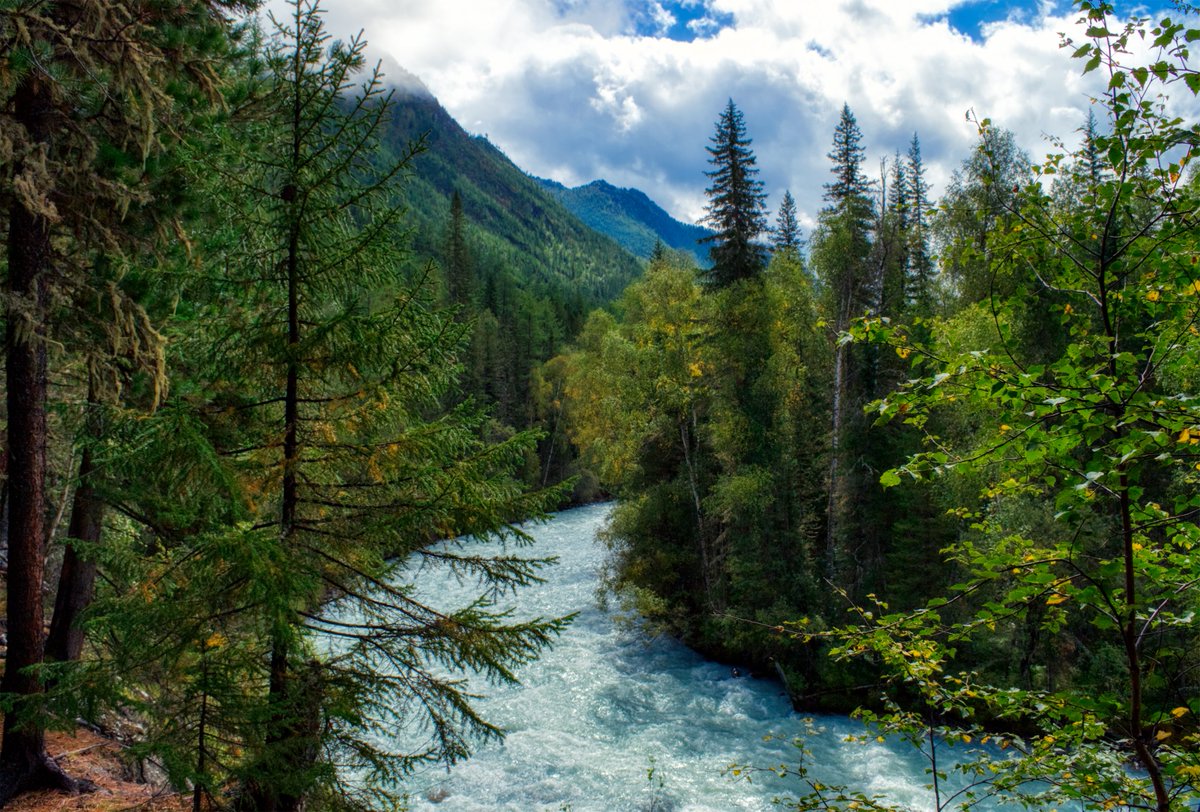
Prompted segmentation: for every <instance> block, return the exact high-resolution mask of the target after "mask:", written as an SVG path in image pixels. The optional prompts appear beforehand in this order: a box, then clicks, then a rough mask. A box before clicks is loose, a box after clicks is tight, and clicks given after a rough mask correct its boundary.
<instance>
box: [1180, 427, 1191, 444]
mask: <svg viewBox="0 0 1200 812" xmlns="http://www.w3.org/2000/svg"><path fill="white" fill-rule="evenodd" d="M1191 439H1192V430H1191V429H1184V430H1183V431H1181V432H1179V439H1178V441H1177V442H1180V443H1186V442H1188V441H1189V440H1191Z"/></svg>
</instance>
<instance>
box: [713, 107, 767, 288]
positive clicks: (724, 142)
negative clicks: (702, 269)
mask: <svg viewBox="0 0 1200 812" xmlns="http://www.w3.org/2000/svg"><path fill="white" fill-rule="evenodd" d="M711 141H712V146H710V147H708V148H707V149H708V154H709V156H710V157H709V160H708V162H709V163H710V164H711V165H712V166H713V167H714V168H713V170H712V171H710V172H705V175H707V176H708V177H709V179H710V180H711V182H712V185H711V186H709V187H708V189H706V190H705V194H707V195H708V204H707V206H706V209H707V212H708V214H707V215H706V216H705V218H704V222H705V223H707V224H708V225H709V226H711V227H712V228H713V230H714V231H715V232H716V234H714V235H713V236H711V237H708V238H706V239H705V241H706V242H711V243H712V247H711V248H710V249H709V256H710V257H711V259H712V263H713V267H712V269H711V270H710V271H709V272H708V281H709V282H710V284H712V285H713V286H714V287H718V288H720V287H727V286H728V285H730V284H732V283H734V282H736V281H737V280H739V279H751V278H754V277H756V276H758V275H759V274H760V273H761V272H762V270H763V267H764V266H765V261H766V259H765V257H764V253H763V249H762V247H761V246H760V245H758V243H756V242H755V240H756V239H757V237H758V235H759V234H761V233H762V232H763V231H765V230H766V227H767V218H766V209H765V204H764V202H763V201H764V200H765V199H766V195H765V194H764V192H763V185H762V181H760V180H758V179H757V177H756V176H757V175H758V167H757V166H756V163H757V160H756V159H755V157H754V152H753V151H752V150H751V149H750V143H751V142H750V139H749V138H748V137H747V136H746V123H745V120H744V118H743V116H742V112H741V111H740V110H738V108H737V106H736V105H734V103H733V99H730V100H729V103H728V105H726V107H725V109H724V110H723V111H722V112H721V115H720V117H719V118H718V119H717V124H716V133H714V135H713V137H712V139H711Z"/></svg>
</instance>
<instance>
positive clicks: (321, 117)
mask: <svg viewBox="0 0 1200 812" xmlns="http://www.w3.org/2000/svg"><path fill="white" fill-rule="evenodd" d="M274 27H275V35H274V37H273V38H272V40H271V41H270V44H269V47H268V50H267V54H266V59H265V68H266V70H265V73H264V82H265V84H266V86H265V87H264V88H263V90H264V91H265V92H262V93H260V94H259V95H260V97H261V98H263V99H265V100H267V101H268V108H267V109H266V110H265V111H264V114H263V115H262V117H261V120H259V121H257V122H251V123H250V124H249V125H248V127H247V129H238V130H235V131H233V132H231V133H230V134H229V140H230V143H231V146H230V152H229V155H228V156H227V158H225V159H223V161H222V163H221V165H219V166H215V167H214V171H216V172H218V173H219V174H220V175H221V176H222V177H223V179H224V181H225V184H226V186H227V188H228V189H229V193H228V198H227V200H226V201H225V202H224V205H226V206H227V209H226V214H225V217H224V225H223V228H224V229H226V230H227V233H228V234H229V244H230V247H231V248H230V253H229V255H228V256H227V257H224V258H221V259H219V260H218V261H217V263H216V264H217V267H219V268H221V272H222V274H223V277H222V279H221V283H222V284H224V285H225V286H227V287H229V288H230V289H233V290H239V291H241V293H240V295H239V297H238V298H237V299H236V301H238V302H239V303H240V304H239V307H238V308H237V310H236V312H232V313H230V312H228V310H229V308H228V306H227V305H225V304H221V303H217V302H214V303H213V304H212V307H213V308H214V311H213V314H212V315H213V321H214V323H215V324H219V325H224V329H225V334H224V335H223V336H221V337H220V338H219V340H217V341H216V342H215V343H214V345H213V347H212V348H211V350H210V352H211V357H210V362H211V364H212V368H213V370H214V372H215V373H216V374H214V376H213V382H214V383H213V386H214V396H219V397H220V398H221V399H224V400H227V401H228V400H229V399H230V398H232V399H233V400H232V403H233V406H232V407H231V408H230V409H228V413H226V412H224V411H222V412H220V413H219V414H216V415H214V416H213V417H212V421H213V431H214V433H215V435H216V436H219V437H225V438H227V439H226V445H225V448H224V453H225V454H226V456H227V457H228V458H229V464H230V465H231V466H232V467H233V468H234V469H235V470H236V471H237V472H238V477H239V478H240V480H241V481H242V483H243V487H244V489H245V493H246V494H247V495H248V497H249V498H248V504H249V506H250V510H251V512H252V514H253V517H254V518H253V521H252V522H251V523H250V524H249V527H248V529H247V528H244V527H243V528H240V529H237V531H236V532H239V533H242V534H243V535H245V536H246V545H248V546H249V547H251V548H254V549H258V550H261V551H262V555H263V556H266V557H267V558H268V559H270V560H271V561H273V562H276V563H275V564H274V565H272V566H271V567H270V568H267V569H266V570H260V571H258V574H259V575H260V576H261V577H263V578H265V579H266V580H265V582H259V583H258V584H257V585H256V589H257V590H258V591H259V594H261V595H262V596H264V597H263V598H262V599H260V600H259V601H258V602H257V603H256V604H254V608H253V612H254V613H255V616H256V617H257V618H258V620H257V621H256V622H255V624H253V625H255V626H256V627H257V628H260V629H261V630H262V633H263V638H264V639H263V640H262V641H261V644H262V646H263V651H262V657H261V660H260V662H263V663H265V664H266V673H265V674H264V675H262V679H263V682H264V683H265V686H266V691H265V695H264V696H263V703H264V705H263V709H262V714H261V716H260V717H259V718H260V720H261V724H260V726H259V727H258V729H257V730H256V731H255V732H253V733H252V734H251V736H252V738H251V739H250V740H248V741H247V742H246V750H247V752H248V753H250V754H251V757H250V758H249V759H248V760H247V761H246V762H245V763H244V764H243V765H242V766H241V767H240V768H239V771H240V774H241V777H242V786H243V790H244V791H243V793H242V796H241V797H242V803H243V804H244V805H247V806H249V807H251V808H254V809H258V810H295V809H298V808H300V807H301V806H302V805H304V804H306V803H319V802H324V801H319V800H316V799H322V798H323V799H325V800H326V801H328V802H330V803H332V802H333V800H332V799H333V798H334V796H335V795H337V794H338V793H339V792H342V791H346V790H347V786H348V784H349V783H350V782H349V781H348V780H347V778H346V775H347V773H346V772H345V770H346V769H348V768H357V769H360V770H361V774H362V775H364V776H365V777H366V784H367V786H363V787H360V788H358V789H357V790H353V789H352V790H350V791H361V792H364V793H376V794H375V795H374V796H373V797H374V798H375V800H376V801H377V802H387V799H388V798H389V797H391V794H393V793H395V792H396V791H397V790H396V786H397V782H398V780H399V778H400V777H401V776H402V775H403V774H405V773H406V772H407V771H409V770H411V769H413V768H415V767H416V766H417V765H419V764H422V763H432V762H445V763H452V762H454V761H456V760H458V759H460V758H463V757H465V756H466V755H467V753H468V752H469V750H470V747H471V743H472V741H473V740H475V739H476V738H479V737H483V738H488V737H494V736H498V735H499V733H500V731H499V730H498V729H497V728H496V727H495V726H494V725H492V724H490V723H488V722H487V721H486V720H484V719H483V718H481V717H480V716H479V715H478V714H477V713H476V711H475V710H474V709H473V707H472V706H471V703H470V701H469V700H470V697H469V696H468V695H467V694H466V693H465V688H464V686H463V683H462V682H461V681H460V679H459V678H458V677H456V676H453V675H452V673H453V672H454V671H457V670H466V671H469V672H470V671H474V672H477V673H479V674H482V675H483V676H484V677H486V678H489V679H494V680H502V681H511V680H513V679H514V675H513V668H514V667H515V666H516V665H518V664H520V663H523V662H525V661H527V660H529V659H531V658H533V657H534V656H536V654H537V653H538V652H539V651H540V650H541V649H542V648H543V647H544V646H546V645H547V644H548V643H549V642H550V640H551V638H552V637H553V635H554V634H555V633H556V632H557V631H558V630H559V629H560V628H562V622H561V621H559V620H553V619H534V620H528V621H517V620H512V619H509V618H507V617H506V616H505V614H504V613H503V612H502V611H500V610H498V609H496V608H494V606H493V600H494V598H495V597H496V596H498V595H501V594H504V593H506V592H508V591H511V590H512V589H515V588H517V587H518V586H520V585H522V584H527V583H529V582H531V581H533V580H535V579H536V571H537V569H538V567H539V565H540V563H541V562H538V561H534V560H530V559H527V558H525V557H522V556H519V555H515V554H513V553H511V552H506V551H494V552H493V551H492V550H490V549H487V548H480V547H477V546H473V545H467V544H465V543H463V544H459V545H450V546H448V547H432V546H430V545H431V542H432V541H433V540H434V539H436V538H449V537H455V536H466V535H472V536H476V537H478V538H480V539H491V540H493V541H496V540H499V539H514V538H515V539H521V538H523V536H522V534H521V533H520V531H519V530H517V529H516V528H515V527H514V526H512V524H511V522H512V521H514V520H517V519H520V518H524V517H527V516H530V515H534V514H538V513H540V512H541V511H543V510H544V509H545V508H546V507H547V506H548V505H549V504H550V503H551V502H552V500H553V499H554V498H555V497H556V494H552V493H545V492H541V493H537V494H529V493H526V492H525V491H524V489H523V488H522V487H520V486H519V484H518V483H517V482H516V481H515V479H514V477H513V472H514V470H515V468H516V467H517V466H518V465H519V464H521V463H522V462H523V460H524V459H525V456H526V455H527V454H529V453H530V452H531V451H532V449H533V448H534V444H535V441H536V437H534V436H533V435H531V434H529V433H519V434H516V435H514V436H513V437H511V438H509V439H508V440H505V441H503V442H500V443H496V444H489V443H485V442H483V441H482V440H481V439H480V437H481V436H482V435H483V433H484V432H483V424H484V421H485V418H484V416H483V415H481V414H478V413H476V412H474V411H473V410H472V407H470V406H466V405H464V406H460V407H457V408H454V409H451V410H450V412H449V413H444V410H443V404H444V403H445V402H447V400H448V397H447V396H448V393H449V392H450V390H451V388H452V387H453V386H454V383H455V379H456V377H457V374H458V371H459V369H460V363H459V354H460V353H461V352H462V351H463V350H464V349H465V342H466V336H467V331H468V325H466V324H464V323H463V322H461V321H458V320H455V319H454V318H453V316H452V314H451V313H449V312H443V311H438V310H436V309H434V307H433V298H434V296H435V293H436V291H435V288H436V286H434V285H431V282H432V280H433V277H434V274H435V271H434V269H433V268H432V266H426V267H425V268H424V270H423V271H421V272H420V273H419V274H418V278H416V279H408V278H406V276H405V274H404V272H403V271H402V269H401V268H402V266H401V259H402V258H403V256H404V249H403V242H402V239H401V229H400V219H401V217H402V214H403V212H402V210H401V209H400V208H399V207H398V205H397V203H396V194H395V183H396V182H397V181H398V179H399V177H400V176H401V174H402V173H403V172H404V171H405V168H406V166H407V164H408V161H409V160H411V159H412V158H413V157H415V156H416V155H417V154H419V152H420V151H421V146H420V145H419V144H418V145H413V146H410V147H409V150H408V152H406V153H405V154H403V155H400V156H398V157H389V156H388V155H387V154H386V153H385V152H383V151H381V147H380V143H379V139H380V135H381V132H382V128H383V126H384V124H385V122H386V121H387V117H388V116H389V115H391V112H392V111H391V100H390V95H389V94H388V92H386V90H385V89H384V86H383V79H382V76H381V74H380V73H379V71H378V69H376V70H375V71H374V72H371V71H367V72H365V73H364V72H363V66H364V58H363V53H364V50H365V47H366V43H365V41H364V40H362V39H361V38H354V39H352V40H350V41H348V42H333V41H331V39H330V37H329V35H328V34H327V33H326V31H325V29H324V24H323V12H322V11H321V9H320V8H319V7H318V6H317V4H316V3H315V2H308V1H307V0H296V2H294V3H292V4H291V14H290V16H289V18H288V19H284V20H276V21H274ZM239 144H248V145H251V148H250V149H249V150H248V151H242V150H240V149H239V147H238V145H239ZM217 370H221V371H220V372H216V371H217ZM234 383H235V384H236V385H235V386H233V387H232V388H230V384H234ZM410 554H411V555H414V556H416V557H417V558H418V559H420V560H422V561H423V562H424V563H425V564H426V565H428V566H430V567H444V568H449V569H451V570H452V571H454V572H456V573H459V574H461V575H462V576H464V577H466V578H473V579H477V580H478V581H479V583H480V584H481V586H480V591H481V597H480V598H479V600H478V601H477V602H475V603H473V604H472V605H470V606H467V607H438V606H435V605H431V604H429V603H426V602H424V601H422V600H420V599H418V598H417V597H416V596H415V595H414V592H413V588H412V585H411V583H410V580H409V579H411V577H412V573H411V571H408V570H406V569H405V562H406V561H407V559H408V556H409V555H410ZM330 595H335V596H340V597H341V601H340V602H339V608H338V610H337V611H336V612H335V611H333V610H331V609H329V608H328V607H326V608H322V603H323V601H324V600H325V599H327V598H328V597H329V596H330ZM431 663H438V664H440V665H441V666H444V667H445V668H446V669H448V672H450V673H445V672H441V671H436V670H434V669H433V668H431ZM421 725H425V726H427V728H428V730H429V731H430V732H431V733H432V735H431V736H430V737H429V738H428V739H427V740H426V741H425V742H424V744H421V745H418V746H416V747H415V749H413V750H411V751H409V750H406V749H404V748H405V745H403V744H400V743H397V742H396V741H395V740H393V741H392V743H389V744H380V743H379V740H378V739H377V738H376V737H374V736H373V733H374V732H376V731H378V730H381V729H383V728H384V727H386V728H389V729H398V728H405V727H419V726H421ZM393 800H394V799H393Z"/></svg>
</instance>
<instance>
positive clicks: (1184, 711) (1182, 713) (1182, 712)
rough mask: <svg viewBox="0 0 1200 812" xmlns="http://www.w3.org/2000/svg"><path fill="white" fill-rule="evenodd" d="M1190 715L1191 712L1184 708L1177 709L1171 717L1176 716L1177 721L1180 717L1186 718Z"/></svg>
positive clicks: (1172, 712)
mask: <svg viewBox="0 0 1200 812" xmlns="http://www.w3.org/2000/svg"><path fill="white" fill-rule="evenodd" d="M1188 713H1190V710H1189V709H1188V708H1182V707H1180V708H1176V709H1175V710H1173V711H1171V715H1172V716H1174V717H1175V718H1176V719H1178V718H1179V717H1180V716H1186V715H1187V714H1188Z"/></svg>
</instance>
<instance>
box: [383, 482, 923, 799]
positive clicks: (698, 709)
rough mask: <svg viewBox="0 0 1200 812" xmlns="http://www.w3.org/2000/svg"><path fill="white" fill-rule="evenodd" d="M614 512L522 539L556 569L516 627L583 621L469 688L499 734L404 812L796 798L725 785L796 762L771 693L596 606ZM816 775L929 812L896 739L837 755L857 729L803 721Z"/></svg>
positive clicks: (787, 718)
mask: <svg viewBox="0 0 1200 812" xmlns="http://www.w3.org/2000/svg"><path fill="white" fill-rule="evenodd" d="M610 510H611V505H593V506H589V507H583V508H578V509H574V510H569V511H564V512H562V513H559V514H557V515H556V516H555V517H554V518H553V519H552V520H550V521H549V522H545V523H542V524H538V525H534V526H532V527H530V528H528V529H529V531H530V532H531V534H532V535H533V536H534V538H535V539H536V545H535V546H534V547H533V548H532V549H531V551H530V554H531V555H534V556H538V557H542V556H555V557H557V558H558V562H557V563H556V564H555V565H554V566H552V567H550V568H548V569H547V570H546V571H545V572H544V576H545V578H546V581H545V583H542V584H539V585H537V586H534V587H531V588H528V589H524V590H522V591H521V592H520V593H519V594H518V595H517V597H516V598H515V601H514V606H515V608H516V611H517V612H518V613H519V614H520V615H522V616H533V615H541V616H562V615H567V614H571V613H578V616H577V618H576V620H575V622H574V623H573V624H572V625H571V626H570V628H568V629H567V631H566V632H565V633H564V634H563V635H562V636H561V637H560V638H559V640H558V642H557V643H556V644H555V645H554V647H553V648H552V649H551V650H549V651H547V652H545V653H544V654H543V655H542V657H541V658H540V659H539V660H538V661H537V662H535V663H532V664H530V665H528V666H526V667H524V668H522V669H521V670H520V671H519V672H518V676H519V678H520V681H521V684H520V685H515V686H507V685H487V684H486V683H483V684H479V683H473V686H472V687H473V689H474V690H475V691H476V692H478V693H483V694H485V695H486V697H485V698H484V699H482V700H479V701H478V703H477V707H478V709H479V710H480V711H481V713H482V715H483V717H484V718H486V719H488V720H490V721H492V722H494V723H496V724H498V725H500V726H501V727H502V728H503V729H504V730H506V731H507V737H506V738H505V740H504V742H502V743H489V744H485V745H482V746H480V747H479V749H478V750H477V751H476V753H475V755H474V756H472V757H471V758H470V759H468V760H467V761H465V762H462V763H460V764H458V765H456V766H455V767H453V768H451V769H450V770H448V771H447V770H429V771H426V772H422V773H418V774H417V775H415V776H413V777H412V778H411V779H410V780H409V781H408V782H407V786H409V787H410V788H411V790H410V791H411V793H412V797H411V803H412V808H413V809H414V810H420V811H421V812H432V810H439V812H445V810H453V811H454V812H485V811H486V812H499V811H500V810H511V812H535V810H536V811H538V812H541V811H542V810H549V811H550V812H562V811H563V810H569V811H570V812H591V811H592V810H597V811H599V810H613V811H614V812H616V811H618V810H638V811H642V812H668V811H670V812H731V811H732V810H769V809H778V808H779V807H778V806H777V805H775V804H774V803H773V799H775V798H778V797H783V798H786V797H787V796H789V795H793V794H795V793H796V792H797V791H798V790H799V786H798V784H797V779H795V778H794V777H791V778H782V779H781V778H779V777H778V776H776V775H775V774H773V773H771V772H755V773H753V779H752V781H747V780H746V773H745V772H742V774H741V775H740V776H735V775H733V772H732V770H731V769H730V768H731V765H746V766H753V767H759V768H770V767H776V766H779V765H781V764H786V765H794V764H795V763H796V757H797V751H796V749H795V747H794V745H793V744H792V743H791V741H792V740H793V739H794V738H795V737H797V736H800V735H802V734H805V732H806V728H807V725H806V721H805V720H806V719H808V718H811V717H802V716H801V715H799V714H796V713H794V712H793V711H792V708H791V705H790V703H789V702H788V700H787V698H786V696H785V695H784V693H783V690H782V688H781V686H780V685H779V684H778V683H776V682H774V681H772V680H766V679H755V678H751V677H746V676H735V675H734V673H733V671H732V670H731V669H730V668H729V667H728V666H725V665H721V664H719V663H715V662H710V661H707V660H705V659H704V658H702V657H701V656H699V655H698V654H696V653H695V652H693V651H691V650H690V649H688V648H687V647H686V646H683V645H682V644H680V643H679V642H677V641H675V640H673V639H670V638H668V637H664V636H652V635H650V634H648V633H647V632H646V630H644V629H643V628H641V627H639V626H638V624H636V623H631V622H628V621H622V620H621V619H620V618H617V617H615V616H614V614H612V613H611V612H610V611H606V610H603V609H601V608H600V605H599V602H598V599H597V586H598V583H599V578H598V572H599V570H600V568H601V566H602V564H603V561H604V558H605V555H606V550H605V548H604V545H603V544H602V543H601V542H600V541H598V540H597V532H598V531H599V530H600V529H601V528H602V527H603V525H604V522H605V519H606V517H607V516H608V513H609V511H610ZM420 583H421V588H420V591H421V592H422V593H423V594H424V595H425V596H426V598H427V599H428V600H430V601H431V602H433V603H434V604H435V605H440V606H442V607H444V608H449V607H452V606H460V605H464V604H466V603H467V602H469V600H470V599H471V598H472V597H474V595H475V594H476V592H477V590H476V585H474V584H470V583H461V584H460V583H459V582H457V581H456V580H455V579H454V578H452V577H448V576H447V577H441V576H440V574H438V573H429V572H425V573H422V574H421V581H420ZM812 724H813V725H815V727H816V728H817V731H818V732H815V733H811V734H810V735H807V737H806V740H807V748H808V750H809V751H810V752H811V754H812V755H811V757H810V759H809V764H810V769H811V776H812V777H813V778H814V779H816V780H819V781H821V782H823V783H826V784H843V785H849V786H851V787H853V788H854V789H857V790H860V791H863V792H865V793H867V794H868V795H871V794H878V795H882V796H884V797H885V798H886V799H887V800H888V801H889V802H891V803H893V804H902V805H904V806H907V807H909V808H911V809H913V810H926V809H931V808H932V807H933V801H932V796H931V792H930V790H929V789H927V788H926V784H927V782H928V780H929V779H928V777H927V775H926V772H925V770H926V767H927V766H928V764H927V762H926V761H925V760H924V758H923V756H922V755H921V754H920V753H919V752H916V751H915V750H914V748H912V747H911V746H909V745H907V744H904V743H901V742H896V743H892V742H879V741H876V740H875V739H874V737H872V736H866V738H867V740H868V743H865V744H862V743H847V742H846V741H845V739H846V737H847V736H852V735H854V736H862V735H863V734H864V733H865V732H866V731H864V728H863V727H862V725H860V724H859V723H857V722H855V721H853V720H851V719H848V718H846V717H837V716H825V717H816V718H813V719H812Z"/></svg>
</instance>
